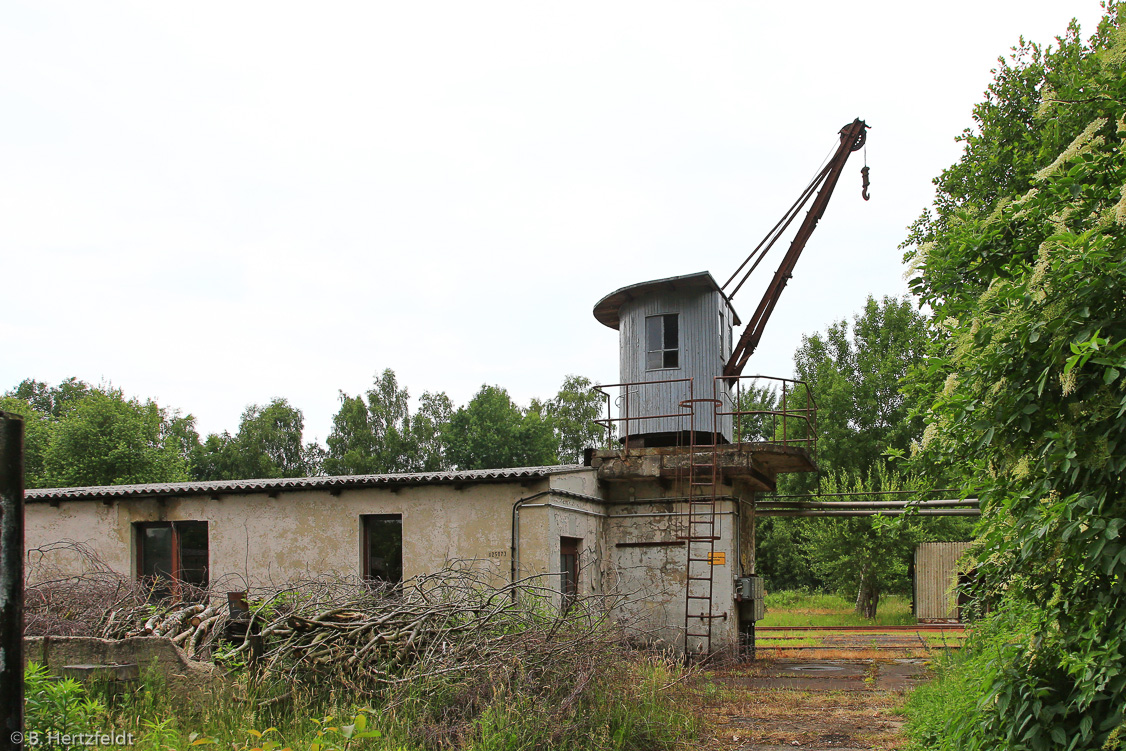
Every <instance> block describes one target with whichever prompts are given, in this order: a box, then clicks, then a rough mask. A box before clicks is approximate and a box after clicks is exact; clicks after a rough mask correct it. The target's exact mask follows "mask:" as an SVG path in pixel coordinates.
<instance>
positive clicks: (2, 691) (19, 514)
mask: <svg viewBox="0 0 1126 751" xmlns="http://www.w3.org/2000/svg"><path fill="white" fill-rule="evenodd" d="M0 711H3V713H4V727H3V729H2V730H0V735H2V737H0V751H7V750H8V749H13V750H14V749H19V748H21V747H22V746H23V418H22V417H20V416H19V415H14V414H11V413H10V412H3V411H0Z"/></svg>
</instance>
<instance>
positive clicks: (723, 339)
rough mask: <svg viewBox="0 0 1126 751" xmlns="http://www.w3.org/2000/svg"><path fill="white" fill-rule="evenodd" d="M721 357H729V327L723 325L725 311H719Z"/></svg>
mask: <svg viewBox="0 0 1126 751" xmlns="http://www.w3.org/2000/svg"><path fill="white" fill-rule="evenodd" d="M719 358H720V359H721V360H726V359H727V328H726V327H725V326H724V325H723V311H720V313H719Z"/></svg>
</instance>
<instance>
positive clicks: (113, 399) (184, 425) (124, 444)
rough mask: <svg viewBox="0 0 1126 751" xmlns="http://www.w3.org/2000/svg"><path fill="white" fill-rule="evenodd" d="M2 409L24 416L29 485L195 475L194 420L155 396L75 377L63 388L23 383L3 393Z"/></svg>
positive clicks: (173, 478)
mask: <svg viewBox="0 0 1126 751" xmlns="http://www.w3.org/2000/svg"><path fill="white" fill-rule="evenodd" d="M0 409H4V410H7V411H10V412H13V413H16V414H20V415H23V416H24V426H25V428H24V443H25V447H26V448H25V466H24V470H25V484H26V485H27V487H30V488H37V487H50V486H68V487H75V486H83V485H116V484H123V483H135V482H174V481H177V480H186V479H188V476H189V475H188V467H189V461H188V457H187V455H186V453H185V451H186V450H185V446H186V445H187V444H189V443H190V442H191V440H193V439H194V437H195V432H194V429H193V427H192V423H193V420H192V418H191V417H190V416H189V417H181V416H180V415H179V413H176V412H169V411H168V410H166V409H163V408H162V407H160V406H159V405H157V404H156V403H155V402H153V401H151V400H148V401H144V402H142V401H140V400H139V399H126V398H125V395H124V394H123V393H122V391H121V390H120V389H115V388H112V387H108V386H106V387H98V388H92V387H90V386H87V385H86V384H84V383H81V382H80V381H77V380H75V379H68V380H67V381H64V382H63V383H62V384H60V385H59V386H57V387H50V386H47V385H46V384H43V383H39V382H36V381H24V382H23V383H21V384H20V385H19V386H17V387H16V388H15V389H13V390H12V391H10V392H9V393H7V394H5V395H4V397H2V398H0Z"/></svg>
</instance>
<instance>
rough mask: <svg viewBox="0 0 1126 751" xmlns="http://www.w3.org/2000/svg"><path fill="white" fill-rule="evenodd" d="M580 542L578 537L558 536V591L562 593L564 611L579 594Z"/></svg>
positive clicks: (581, 542)
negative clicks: (559, 573) (559, 574)
mask: <svg viewBox="0 0 1126 751" xmlns="http://www.w3.org/2000/svg"><path fill="white" fill-rule="evenodd" d="M582 544H583V541H582V540H581V539H580V538H578V537H560V538H559V571H560V572H561V576H560V581H559V591H560V593H561V594H562V595H563V603H562V604H563V610H564V611H566V610H567V609H568V608H569V607H570V606H571V603H573V602H574V601H575V598H577V597H578V595H579V548H581V547H582Z"/></svg>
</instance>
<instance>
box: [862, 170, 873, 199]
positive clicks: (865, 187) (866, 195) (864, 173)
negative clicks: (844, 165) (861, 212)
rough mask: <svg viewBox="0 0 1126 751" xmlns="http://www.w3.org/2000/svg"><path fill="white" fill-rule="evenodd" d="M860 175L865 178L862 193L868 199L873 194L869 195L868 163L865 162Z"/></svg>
mask: <svg viewBox="0 0 1126 751" xmlns="http://www.w3.org/2000/svg"><path fill="white" fill-rule="evenodd" d="M860 177H861V179H862V180H863V185H861V186H860V195H861V196H863V198H864V200H865V201H867V200H868V199H869V198H870V197H871V196H869V195H868V185H869V184H870V183H869V182H868V165H867V164H865V165H864V166H863V167H861V168H860Z"/></svg>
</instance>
